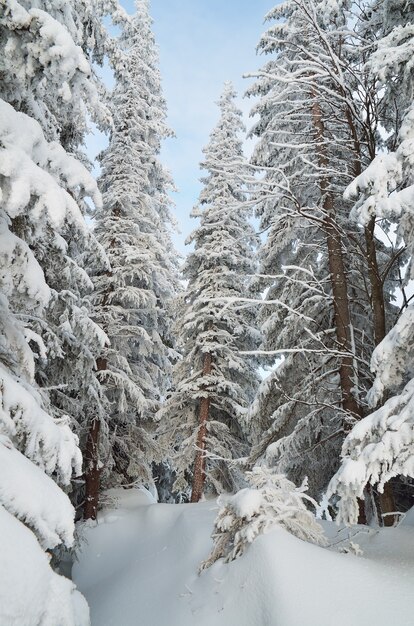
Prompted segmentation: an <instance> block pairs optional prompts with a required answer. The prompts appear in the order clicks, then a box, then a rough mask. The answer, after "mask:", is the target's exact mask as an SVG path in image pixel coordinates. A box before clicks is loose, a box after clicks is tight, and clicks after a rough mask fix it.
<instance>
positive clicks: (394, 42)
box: [328, 0, 414, 523]
mask: <svg viewBox="0 0 414 626" xmlns="http://www.w3.org/2000/svg"><path fill="white" fill-rule="evenodd" d="M369 19H370V27H371V28H372V30H373V32H375V34H376V37H377V41H376V43H375V47H374V50H373V52H372V54H371V57H370V59H369V60H368V67H369V70H370V73H371V75H372V76H373V77H374V78H375V79H376V81H377V88H378V91H379V92H381V98H382V110H381V113H382V114H381V118H380V121H381V123H382V125H383V126H384V128H386V130H387V133H388V138H387V141H386V145H385V146H384V150H383V151H382V154H378V155H377V156H376V158H375V159H374V160H373V161H372V162H371V163H370V164H369V166H368V167H367V168H366V169H365V170H364V171H362V172H361V173H360V175H359V176H357V177H356V178H355V180H354V181H353V182H352V184H351V185H350V186H349V188H348V190H347V193H348V196H349V197H350V198H353V199H354V200H355V205H354V208H353V215H354V218H355V219H356V220H358V221H359V222H361V223H362V224H366V223H367V222H368V221H370V220H373V219H374V220H376V221H380V220H385V221H386V222H387V221H388V223H391V224H392V223H395V224H396V226H397V242H396V246H397V250H396V254H395V257H399V258H403V259H404V255H407V256H405V259H404V260H406V261H408V263H407V267H406V272H405V277H404V279H403V280H402V296H403V297H402V300H403V305H402V308H401V315H400V317H399V319H398V320H397V321H396V323H395V324H394V325H393V327H392V328H391V330H390V331H389V333H388V334H387V336H386V337H385V338H384V339H383V341H382V342H381V343H380V344H379V345H378V347H377V348H376V349H375V351H374V353H373V357H372V362H371V367H372V369H373V371H374V373H375V380H374V384H373V386H372V388H371V390H370V392H369V394H368V402H369V404H370V406H371V408H375V407H378V405H380V406H379V408H377V409H376V410H375V411H374V412H373V413H372V414H371V415H368V416H367V417H366V418H365V419H364V420H362V422H361V423H360V424H358V425H357V426H356V427H354V429H353V430H352V432H351V433H350V434H349V436H348V437H347V439H346V440H345V442H344V445H343V449H342V457H343V459H342V465H341V468H340V470H339V471H338V473H337V474H336V475H335V476H334V477H333V479H332V481H331V483H330V485H329V489H328V498H329V497H331V496H333V495H336V496H338V495H339V496H340V499H339V518H340V519H341V520H344V521H346V522H351V523H353V522H354V521H355V518H356V508H357V504H356V503H357V499H358V498H359V497H360V495H361V493H362V492H363V490H364V489H365V487H366V485H372V486H374V487H377V488H378V490H379V492H380V493H381V492H383V491H386V487H387V483H388V481H389V480H390V479H393V478H395V477H397V476H402V477H409V478H412V477H413V475H414V471H413V467H412V451H413V442H414V439H413V437H412V429H413V426H412V424H413V420H412V398H413V381H412V369H413V361H412V336H413V322H412V320H413V308H412V305H411V304H410V303H409V300H408V298H407V296H406V295H405V286H406V284H407V283H408V281H409V280H411V279H412V278H413V265H412V258H413V257H412V253H413V241H414V239H413V234H414V233H413V220H412V208H413V197H414V196H413V189H414V179H413V161H412V153H413V150H412V149H413V137H414V125H413V119H414V116H413V105H412V89H413V82H412V73H411V70H410V66H411V59H412V52H413V46H414V38H413V34H412V19H413V6H412V3H403V2H400V1H398V0H395V1H394V0H392V1H390V2H387V3H379V2H373V3H372V6H371V11H370V13H369ZM397 85H398V87H397ZM390 396H391V397H390ZM387 398H388V399H387ZM384 400H385V403H384V405H383V406H381V403H382V402H383V401H384ZM384 512H385V513H387V511H384ZM386 519H387V518H386ZM388 520H390V516H388ZM391 521H392V517H391Z"/></svg>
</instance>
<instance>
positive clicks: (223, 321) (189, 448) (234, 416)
mask: <svg viewBox="0 0 414 626" xmlns="http://www.w3.org/2000/svg"><path fill="white" fill-rule="evenodd" d="M235 95H236V94H235V92H234V90H233V87H232V86H231V84H226V86H225V89H224V92H223V95H222V96H221V98H220V101H219V103H218V104H219V107H220V119H219V122H218V124H217V126H216V127H215V129H214V130H213V132H212V134H211V136H210V143H209V144H208V146H207V147H206V148H205V149H204V154H205V160H204V162H203V163H202V167H203V169H205V170H206V172H207V174H206V176H205V177H203V178H202V182H203V184H204V186H203V189H202V191H201V195H200V204H199V205H198V206H197V207H196V208H195V209H194V211H193V214H192V215H193V216H194V217H198V218H199V219H200V224H199V226H198V227H197V228H196V230H195V231H194V232H193V233H192V235H191V236H190V238H189V240H188V242H189V243H191V242H193V243H194V250H193V251H192V252H190V253H189V255H188V258H187V260H186V263H185V267H184V276H185V278H186V279H187V280H188V287H187V289H186V292H185V294H184V295H183V296H182V298H181V300H180V301H179V303H178V304H177V313H176V314H177V329H178V333H179V339H180V347H181V349H182V352H183V358H182V360H180V361H179V362H178V364H177V366H176V369H175V386H174V389H173V391H172V393H171V395H170V396H169V397H168V398H167V400H166V402H165V405H164V407H163V408H162V409H161V411H160V413H159V419H160V432H161V440H162V441H163V442H165V443H166V445H168V446H169V450H170V455H171V458H172V462H173V467H174V470H175V472H176V475H177V480H176V483H175V489H176V490H177V491H183V490H185V489H186V485H187V483H188V481H189V480H190V478H191V470H192V466H193V463H194V456H195V453H196V441H197V437H198V435H199V420H200V405H201V403H202V400H203V399H207V400H208V402H209V417H208V420H207V424H206V429H207V433H206V437H205V441H204V442H203V445H204V444H205V450H204V452H203V454H205V456H206V459H207V467H206V475H207V480H208V483H209V485H210V488H211V487H212V486H213V487H214V489H215V490H217V491H219V492H220V491H221V490H222V489H223V488H224V489H228V490H233V489H234V481H235V480H237V479H236V475H237V472H236V469H234V472H232V467H233V466H232V465H227V464H226V461H230V460H231V459H233V458H237V457H238V456H241V455H243V454H244V453H245V452H246V447H245V444H246V437H247V422H246V410H247V406H248V403H249V400H250V399H251V397H252V393H253V392H254V390H255V386H256V384H257V374H256V372H255V368H254V364H253V362H252V361H251V360H249V359H247V358H246V357H245V356H243V355H242V354H240V351H242V350H249V349H251V348H254V347H255V345H257V331H256V330H255V329H254V327H253V323H252V322H253V317H252V311H251V307H250V308H246V307H245V306H244V307H243V305H242V306H240V302H238V301H239V299H240V298H242V299H243V298H247V299H248V298H249V297H250V296H251V295H252V293H253V292H252V291H251V290H250V287H249V282H250V278H249V277H250V275H251V274H252V272H253V269H254V263H253V260H252V259H253V246H254V244H255V235H254V231H253V229H252V227H251V226H250V225H249V222H248V209H247V207H246V205H245V197H244V193H243V175H244V174H245V172H246V165H245V163H244V161H243V156H242V144H241V141H240V139H239V133H240V131H241V130H242V128H243V127H242V122H241V113H240V111H238V110H237V108H236V107H235V104H234V99H235ZM206 359H207V361H208V363H209V364H208V366H207V367H206V363H207V361H206ZM210 360H211V363H210ZM203 371H204V373H203ZM201 427H203V425H201ZM163 431H165V433H164V434H163Z"/></svg>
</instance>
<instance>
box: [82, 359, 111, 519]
mask: <svg viewBox="0 0 414 626" xmlns="http://www.w3.org/2000/svg"><path fill="white" fill-rule="evenodd" d="M96 366H97V369H98V371H103V370H106V368H107V361H106V359H103V358H101V357H99V358H98V359H97V360H96ZM100 430H101V422H100V420H98V419H94V420H92V422H91V425H90V427H89V432H88V439H87V442H86V450H85V504H84V507H83V517H84V519H92V520H96V515H97V512H98V504H99V487H100V478H101V469H100V464H99V433H100Z"/></svg>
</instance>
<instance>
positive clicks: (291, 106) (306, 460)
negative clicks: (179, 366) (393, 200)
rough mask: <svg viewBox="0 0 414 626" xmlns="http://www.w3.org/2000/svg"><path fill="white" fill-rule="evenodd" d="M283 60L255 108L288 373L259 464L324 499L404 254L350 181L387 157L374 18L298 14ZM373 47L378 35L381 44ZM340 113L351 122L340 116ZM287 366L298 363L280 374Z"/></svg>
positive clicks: (293, 9) (282, 47)
mask: <svg viewBox="0 0 414 626" xmlns="http://www.w3.org/2000/svg"><path fill="white" fill-rule="evenodd" d="M267 19H268V20H270V21H271V25H270V26H269V29H268V30H267V32H265V33H264V35H263V36H262V39H261V41H260V44H259V48H260V49H261V50H262V51H263V52H265V53H266V54H268V55H269V57H270V60H269V61H268V63H267V64H266V65H265V66H264V68H263V69H262V70H261V71H260V72H259V73H258V74H257V82H256V83H255V84H254V85H253V87H251V88H250V90H249V94H250V95H253V96H256V97H258V98H259V99H258V101H257V103H256V104H255V106H254V108H253V113H255V114H257V115H258V116H259V117H258V120H257V122H256V123H255V125H254V127H253V129H252V131H251V134H252V135H256V136H258V137H259V141H258V143H257V145H256V147H255V151H254V154H253V165H254V167H255V169H257V170H258V171H259V172H260V171H262V172H263V177H262V179H261V180H260V181H259V182H258V184H257V196H256V197H257V212H258V215H259V217H260V219H261V226H262V229H263V230H265V231H267V233H268V234H267V238H266V241H265V243H264V244H263V245H262V247H261V250H260V251H259V258H260V261H261V267H260V275H259V284H260V286H261V287H262V289H266V301H267V304H266V306H265V307H263V308H262V309H261V313H260V322H261V326H262V333H263V344H262V347H261V348H262V352H263V357H264V364H266V365H268V366H270V367H272V368H273V369H274V371H273V372H272V373H271V374H270V375H269V377H268V379H267V380H266V381H264V383H263V385H262V386H261V389H260V391H259V394H258V397H257V399H256V401H255V403H254V405H253V406H252V408H251V411H250V413H251V420H252V425H253V430H254V447H253V451H252V457H251V463H254V462H255V461H256V460H257V459H258V458H260V457H261V456H266V458H267V460H268V462H269V463H271V464H272V465H274V467H275V468H277V470H278V471H279V472H282V473H287V475H288V477H289V478H291V479H292V480H294V482H300V481H301V480H303V478H304V476H305V475H307V476H308V477H309V485H310V491H311V493H312V494H313V495H314V496H316V497H319V495H320V494H321V492H322V491H323V490H324V489H325V488H326V486H327V482H328V480H329V478H330V476H332V474H333V472H334V471H335V470H336V468H337V465H338V457H339V451H340V445H341V441H342V440H343V437H344V434H345V433H346V432H347V431H349V429H350V427H351V425H352V424H353V423H355V420H356V419H358V418H359V417H360V416H362V415H363V414H364V413H366V412H367V410H368V407H367V403H366V401H365V394H366V392H367V390H368V389H369V387H370V385H371V383H372V374H371V372H370V371H369V359H370V356H371V353H372V350H373V349H374V347H375V344H376V343H378V342H379V341H381V340H382V339H383V337H384V334H385V332H386V330H385V328H386V323H387V322H388V320H392V316H393V313H392V311H391V309H390V307H389V301H390V300H391V299H392V295H391V294H392V291H393V289H394V284H391V282H390V279H391V277H393V272H392V270H391V269H390V268H391V267H392V264H390V259H391V258H392V250H389V251H388V250H386V246H384V244H383V243H382V242H380V241H379V239H378V238H377V236H376V231H375V221H374V220H372V219H371V220H368V221H367V222H366V223H365V224H364V228H361V227H359V226H357V225H355V224H354V223H353V222H352V221H351V222H350V220H349V213H350V210H351V207H352V205H351V202H350V200H349V199H346V200H344V197H343V194H344V191H345V189H346V188H347V186H348V184H349V181H350V180H351V179H352V178H354V176H355V175H356V174H358V173H359V172H360V171H361V168H362V167H363V166H364V165H366V164H368V163H369V162H370V160H371V159H372V158H373V156H374V155H375V153H376V150H377V149H378V146H377V141H378V132H377V106H378V98H377V97H376V92H375V89H374V85H375V81H374V80H373V79H370V78H368V77H367V71H366V68H365V60H366V51H365V49H364V50H363V51H362V50H361V47H360V45H359V43H360V40H361V39H364V38H366V42H367V46H368V45H369V44H370V42H371V40H370V38H369V33H368V31H367V29H366V28H365V30H364V29H363V27H362V26H361V24H362V23H363V22H364V20H365V14H364V13H363V12H362V11H361V13H360V12H359V9H358V8H357V7H355V6H354V5H353V3H351V2H347V1H343V2H342V1H336V0H333V1H332V2H324V1H322V0H315V1H313V0H312V1H308V0H307V1H305V0H297V1H296V0H295V1H287V2H284V3H282V4H280V5H277V6H276V7H275V8H274V9H273V10H272V11H271V12H270V13H269V14H268V16H267ZM371 39H372V33H371ZM333 111H335V112H337V114H333V113H332V112H333ZM278 359H284V361H283V363H282V364H280V361H279V362H278Z"/></svg>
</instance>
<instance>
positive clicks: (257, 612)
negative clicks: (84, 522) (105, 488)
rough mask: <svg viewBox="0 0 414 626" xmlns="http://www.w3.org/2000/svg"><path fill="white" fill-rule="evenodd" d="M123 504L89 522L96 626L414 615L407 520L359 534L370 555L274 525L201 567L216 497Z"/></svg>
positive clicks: (359, 622)
mask: <svg viewBox="0 0 414 626" xmlns="http://www.w3.org/2000/svg"><path fill="white" fill-rule="evenodd" d="M144 502H145V499H144ZM121 504H122V508H119V509H118V510H117V511H116V512H113V511H112V512H111V511H107V512H104V513H103V514H102V516H101V521H100V523H99V525H98V526H97V527H95V528H89V529H86V530H85V531H84V532H85V536H86V539H87V544H86V545H85V547H84V549H83V552H82V554H81V556H80V560H79V562H78V563H76V564H75V566H74V579H75V582H76V583H77V585H78V587H79V589H80V590H81V591H82V593H84V595H85V596H86V598H87V600H88V602H89V603H90V606H91V614H92V626H167V625H168V626H371V625H374V624H375V626H389V625H390V624H393V625H395V626H412V624H413V623H414V617H413V616H414V594H413V590H414V541H413V540H414V527H412V526H410V525H406V526H404V527H401V528H399V529H397V530H392V529H384V530H381V531H380V532H379V533H376V532H372V531H371V534H370V535H366V534H362V535H359V536H358V538H357V539H356V541H358V543H359V544H360V545H361V547H363V550H364V556H363V557H356V556H354V555H350V554H346V555H345V554H338V553H334V552H330V551H328V550H326V549H323V548H319V547H316V546H313V545H310V544H307V543H304V542H302V541H300V540H299V539H296V538H295V537H293V536H291V535H289V534H287V533H286V532H285V531H283V530H276V531H273V532H271V533H269V534H268V535H266V536H264V537H261V538H259V540H257V541H256V542H255V543H254V544H253V546H252V547H251V548H250V549H249V550H248V552H247V553H246V554H245V556H243V557H242V558H241V559H239V560H238V561H235V562H234V563H232V564H230V565H223V564H222V563H217V564H215V566H213V567H212V568H211V569H210V570H208V571H206V572H204V573H203V574H202V575H201V576H198V575H197V568H198V565H199V563H200V561H201V560H203V559H204V558H205V557H206V556H207V554H208V552H209V549H210V542H211V540H210V533H211V528H212V523H213V519H214V517H215V504H214V502H210V503H202V504H196V505H189V504H185V505H165V504H152V505H151V504H145V503H143V497H142V496H141V497H140V498H138V500H137V499H136V497H135V499H134V496H133V492H132V491H129V492H127V500H125V499H124V500H123V501H122V503H121ZM329 530H330V531H332V527H331V528H330V529H329ZM333 532H334V533H336V532H337V531H336V529H334V530H333Z"/></svg>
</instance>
